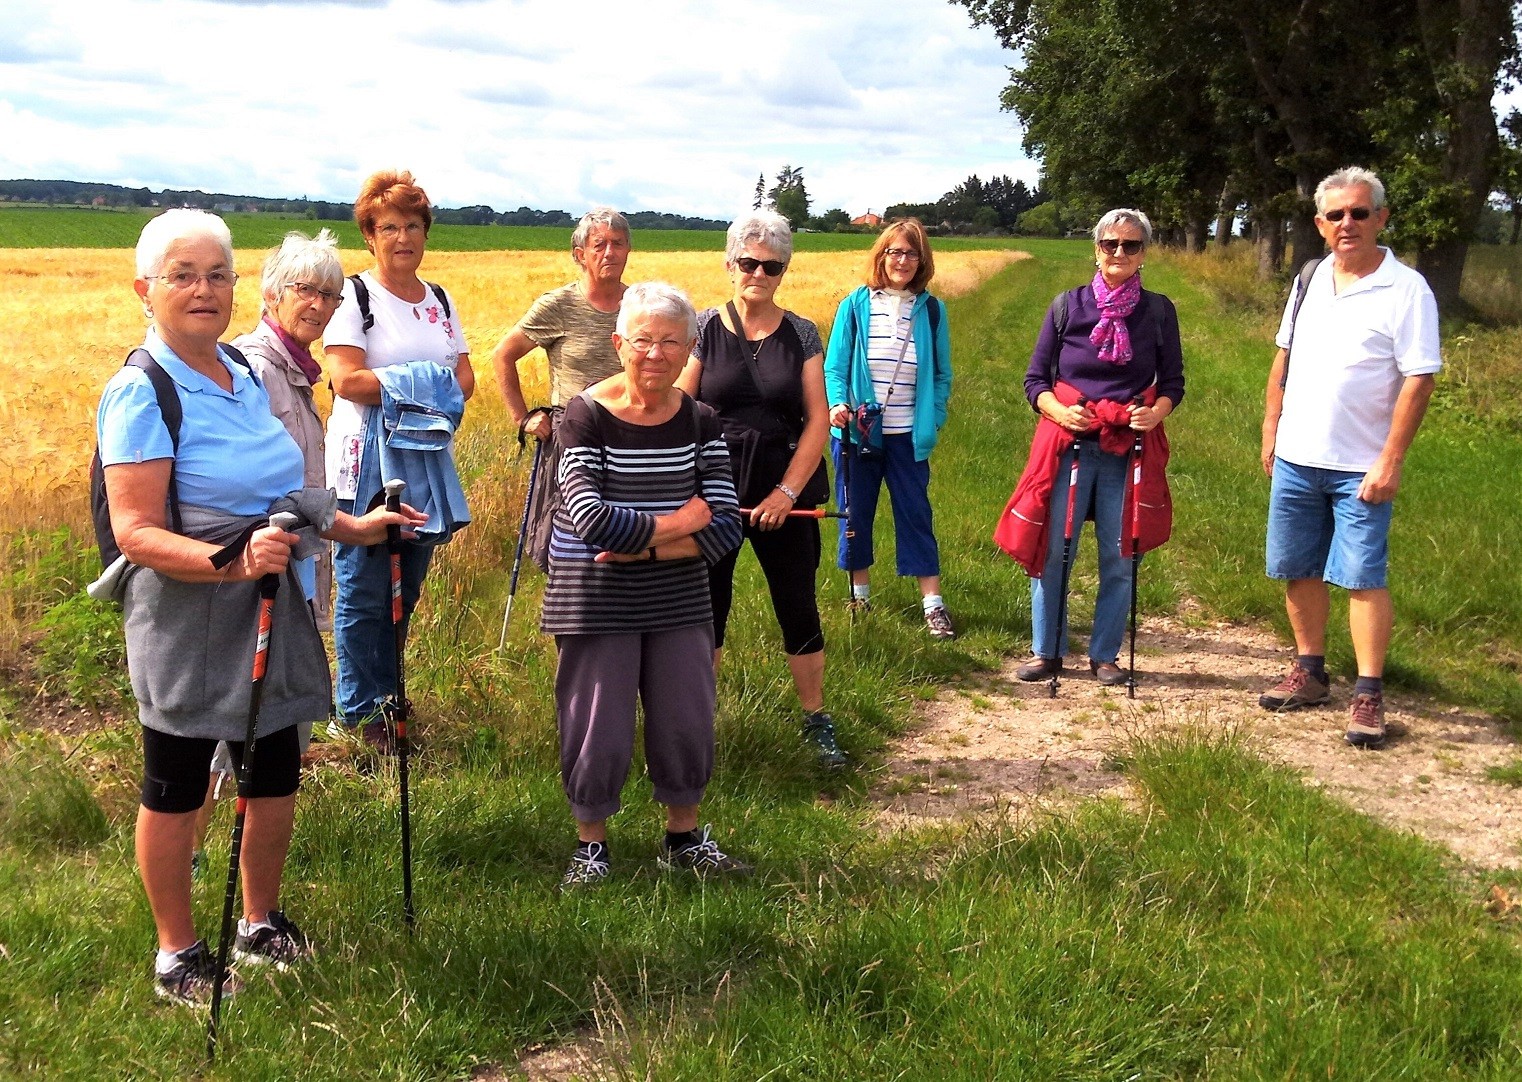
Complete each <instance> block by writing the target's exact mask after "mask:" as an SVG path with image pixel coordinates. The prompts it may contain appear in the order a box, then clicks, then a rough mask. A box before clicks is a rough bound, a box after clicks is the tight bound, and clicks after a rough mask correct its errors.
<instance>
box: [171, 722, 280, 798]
mask: <svg viewBox="0 0 1522 1082" xmlns="http://www.w3.org/2000/svg"><path fill="white" fill-rule="evenodd" d="M227 749H228V751H230V752H232V758H233V765H234V766H235V767H241V766H242V765H243V741H241V740H229V741H228V742H227ZM216 750H217V742H216V741H215V740H202V739H201V738H199V737H194V736H171V735H170V734H169V733H161V732H159V731H158V730H157V729H150V728H148V727H147V726H146V725H145V726H143V788H142V795H141V799H142V802H143V807H145V808H147V809H148V810H149V811H156V812H165V813H167V814H170V815H182V814H184V813H185V812H193V811H195V810H196V809H197V808H199V807H200V806H201V805H202V804H204V803H205V802H206V787H207V786H208V785H210V784H211V757H212V755H213V754H215V752H216ZM300 785H301V740H300V738H299V737H298V736H297V732H296V726H294V725H288V726H286V727H285V728H284V729H278V730H276V731H275V732H273V733H270V734H269V735H268V736H261V737H260V738H259V740H258V742H257V743H256V744H255V745H254V773H253V777H252V778H250V779H249V786H248V792H247V793H244V794H243V795H244V796H248V797H271V796H290V795H291V794H292V793H294V792H295V791H296V790H297V788H298V787H299V786H300Z"/></svg>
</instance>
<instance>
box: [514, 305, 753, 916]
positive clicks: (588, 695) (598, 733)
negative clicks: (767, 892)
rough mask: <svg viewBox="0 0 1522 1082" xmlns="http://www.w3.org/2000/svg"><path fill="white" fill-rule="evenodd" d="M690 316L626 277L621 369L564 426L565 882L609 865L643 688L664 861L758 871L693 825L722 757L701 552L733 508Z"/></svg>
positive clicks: (726, 541) (552, 583) (551, 611)
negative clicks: (694, 384) (570, 834)
mask: <svg viewBox="0 0 1522 1082" xmlns="http://www.w3.org/2000/svg"><path fill="white" fill-rule="evenodd" d="M696 332H697V320H696V315H695V313H694V312H693V310H692V305H691V303H689V301H688V300H687V297H686V296H685V295H684V294H683V293H682V292H681V291H680V290H678V289H676V288H675V287H673V286H669V285H666V284H664V283H662V282H646V283H643V284H640V285H635V286H630V287H629V289H628V291H627V292H625V294H624V299H623V302H622V304H621V305H620V306H619V311H618V324H617V330H616V331H615V332H614V334H613V346H614V348H615V349H616V350H617V351H618V356H619V359H620V361H621V362H622V367H623V371H622V372H620V373H619V374H618V375H615V376H610V377H608V378H607V379H605V380H603V381H601V382H600V383H596V384H594V385H593V386H592V387H590V388H588V389H587V390H585V391H583V392H582V393H581V394H579V395H576V396H575V397H574V398H572V399H571V401H570V402H569V403H567V404H566V410H565V417H564V420H563V421H562V423H561V426H560V433H559V436H558V437H557V438H558V439H559V440H560V443H561V447H562V457H561V460H560V489H561V495H562V499H561V504H560V508H559V509H558V510H557V511H556V512H555V534H554V539H553V542H552V544H551V546H550V579H549V585H548V586H547V587H546V588H545V592H544V610H543V616H542V618H541V621H540V627H541V629H542V630H543V631H545V632H548V633H549V634H552V635H554V636H555V648H556V651H557V654H558V662H557V666H556V670H555V713H556V718H557V721H558V723H559V730H560V771H561V779H562V782H563V784H564V787H565V794H566V797H567V799H569V801H570V804H571V813H572V815H573V816H574V817H575V819H576V829H577V836H578V839H579V844H578V845H577V847H576V850H575V852H574V853H573V854H572V857H571V863H570V865H569V867H568V868H567V869H566V872H565V875H564V877H563V878H562V880H561V887H562V888H563V889H571V888H575V887H581V886H590V885H594V884H596V883H600V882H602V881H603V880H605V879H606V878H607V876H608V873H609V870H610V867H611V865H610V861H609V855H608V834H607V820H608V817H609V816H611V815H612V814H613V813H614V812H616V811H617V810H618V808H619V805H620V793H621V791H622V789H623V786H624V780H625V778H626V777H627V776H628V773H629V765H630V763H631V761H632V758H633V754H634V722H635V705H636V703H640V704H642V705H643V706H644V714H645V768H646V770H648V771H649V774H650V781H651V783H652V784H653V786H654V789H655V794H654V795H655V800H656V802H657V803H660V804H664V805H665V806H666V835H665V837H664V839H663V840H662V842H661V844H660V854H659V861H660V864H661V865H662V867H665V868H668V869H680V870H685V871H689V872H692V873H694V874H696V875H699V876H704V875H710V874H745V873H746V872H748V871H749V868H748V867H747V866H746V865H744V864H742V863H741V862H739V861H738V860H735V859H734V858H733V857H730V856H728V855H727V854H725V853H724V852H723V851H721V850H720V849H719V847H718V844H717V843H716V842H715V841H714V840H713V839H712V838H710V837H709V832H708V828H706V827H705V828H703V829H701V830H699V829H698V805H699V803H700V802H701V801H702V799H703V794H704V791H705V789H706V788H707V786H708V781H709V778H710V776H711V775H712V773H713V759H714V733H713V714H714V674H713V665H712V661H711V659H712V657H713V608H712V605H711V604H710V601H709V596H708V568H709V567H711V566H712V565H713V564H714V563H716V562H717V561H718V560H720V559H721V558H722V557H723V556H724V555H725V554H726V553H728V552H729V551H730V550H732V549H733V548H735V546H737V545H738V544H739V543H740V516H739V513H738V507H737V504H736V503H735V490H734V484H733V482H732V481H731V480H730V475H729V455H728V453H727V451H726V450H725V446H724V440H723V438H722V435H721V432H720V428H719V421H718V418H717V417H715V416H714V413H713V410H711V409H709V408H708V407H707V406H702V405H699V404H698V403H696V402H694V401H693V400H692V399H691V398H689V397H688V396H687V395H685V394H683V393H682V391H681V390H680V389H679V388H677V387H676V385H675V384H676V379H677V376H678V375H679V374H680V373H681V371H682V366H683V365H684V364H685V363H686V361H687V358H688V356H689V355H690V353H691V352H692V344H693V340H694V339H695V337H696Z"/></svg>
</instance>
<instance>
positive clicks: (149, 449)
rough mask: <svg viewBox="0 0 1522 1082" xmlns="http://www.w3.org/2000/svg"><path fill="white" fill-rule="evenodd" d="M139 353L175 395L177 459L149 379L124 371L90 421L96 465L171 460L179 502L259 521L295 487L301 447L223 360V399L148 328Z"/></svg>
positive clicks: (241, 373) (246, 378)
mask: <svg viewBox="0 0 1522 1082" xmlns="http://www.w3.org/2000/svg"><path fill="white" fill-rule="evenodd" d="M143 348H144V349H146V350H147V351H148V352H149V353H150V354H152V356H153V359H154V360H156V361H158V363H159V366H160V367H161V368H163V369H164V371H165V372H167V373H168V374H169V378H170V379H172V380H174V382H175V386H176V389H177V390H178V391H179V392H180V406H181V409H182V410H183V411H184V420H183V421H182V422H181V423H180V453H179V455H178V457H177V458H176V456H175V452H174V443H173V442H172V441H171V440H170V438H169V429H168V428H166V427H164V417H163V415H162V414H161V413H159V403H158V396H156V395H155V394H154V393H153V384H152V383H150V382H148V374H147V373H146V372H144V371H142V370H141V369H139V368H136V367H133V366H130V365H128V366H123V367H122V368H121V369H120V370H119V371H118V372H117V373H116V375H114V376H112V377H111V381H110V382H109V383H107V384H106V390H105V392H104V393H103V394H102V395H101V399H100V410H99V411H98V412H97V414H96V417H95V438H96V440H97V441H98V442H99V444H100V461H101V464H102V465H105V466H116V465H120V464H122V463H126V462H151V461H153V460H154V459H160V458H175V459H176V461H175V467H174V470H175V483H176V485H177V486H178V487H179V492H180V503H182V504H194V505H195V506H197V507H213V508H216V509H217V510H219V511H226V512H227V513H228V514H231V515H262V514H266V513H268V511H269V507H270V504H271V503H272V502H273V501H274V500H276V499H277V498H279V497H281V496H284V495H285V494H286V493H288V492H291V491H292V490H294V489H298V488H300V487H301V486H302V480H303V476H304V475H303V472H302V461H301V448H299V447H297V446H296V441H295V440H293V439H291V435H290V433H289V432H287V431H286V430H285V426H284V425H282V424H281V423H280V421H279V419H278V418H276V417H275V415H274V414H273V413H271V412H270V400H269V396H268V395H266V394H265V393H264V388H263V387H262V386H260V385H259V382H258V381H257V380H255V379H254V378H253V377H252V376H250V375H249V374H248V372H247V371H246V370H244V369H243V367H242V366H240V365H237V364H234V363H232V362H230V361H228V360H227V359H226V358H225V357H224V358H223V359H222V363H223V364H224V365H225V366H226V367H227V370H228V372H229V373H231V375H232V381H233V389H232V391H231V392H228V391H224V390H223V389H222V388H220V387H218V386H217V385H216V383H215V382H214V381H212V380H211V379H210V378H209V377H207V376H204V375H202V374H201V373H200V372H197V371H196V370H195V369H193V368H191V367H190V366H189V365H187V364H186V363H185V362H184V361H182V360H180V359H179V358H178V357H177V356H175V354H174V351H173V350H171V349H170V348H169V347H168V346H166V345H165V344H164V342H163V340H162V339H160V338H159V336H158V335H157V334H156V333H155V332H154V331H153V330H152V329H150V330H149V331H148V338H147V340H146V341H145V342H144V343H143Z"/></svg>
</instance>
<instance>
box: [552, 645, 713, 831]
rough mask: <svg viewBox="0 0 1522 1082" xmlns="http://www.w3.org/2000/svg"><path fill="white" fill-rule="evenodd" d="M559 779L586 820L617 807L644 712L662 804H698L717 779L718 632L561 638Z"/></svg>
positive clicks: (648, 754) (649, 765)
mask: <svg viewBox="0 0 1522 1082" xmlns="http://www.w3.org/2000/svg"><path fill="white" fill-rule="evenodd" d="M555 647H556V649H557V650H558V652H559V663H558V665H557V666H556V669H555V715H556V721H557V722H558V724H559V727H560V777H561V781H562V783H563V784H564V786H565V795H566V797H567V799H569V800H570V802H571V811H572V813H573V814H574V815H575V816H576V819H577V820H578V821H579V822H584V823H585V822H597V821H599V820H602V819H606V818H608V817H609V816H610V815H612V814H613V813H614V812H616V811H618V809H619V805H620V802H619V793H620V792H621V791H622V790H623V787H624V782H625V781H626V780H627V779H628V777H629V764H630V762H631V761H632V760H633V758H634V704H635V700H636V699H638V700H639V702H640V703H642V704H643V705H644V708H645V766H646V769H647V770H648V771H649V773H650V781H651V782H652V783H653V784H654V786H655V799H656V800H657V801H658V802H659V803H661V804H671V805H677V806H679V807H680V806H685V805H690V804H699V803H701V802H702V800H703V791H704V789H706V788H707V786H708V779H709V778H710V777H712V776H713V710H714V678H713V625H712V624H694V625H692V626H691V627H682V628H676V629H675V630H672V631H648V632H642V633H633V634H625V635H557V636H555Z"/></svg>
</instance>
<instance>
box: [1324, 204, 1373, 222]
mask: <svg viewBox="0 0 1522 1082" xmlns="http://www.w3.org/2000/svg"><path fill="white" fill-rule="evenodd" d="M1344 215H1346V216H1347V217H1350V218H1352V219H1353V220H1354V221H1355V222H1366V221H1368V220H1369V219H1370V218H1372V217H1373V216H1374V209H1373V208H1372V207H1349V208H1348V209H1346V210H1344V209H1343V208H1342V207H1338V208H1337V209H1336V210H1329V211H1327V212H1326V213H1325V214H1323V215H1322V216H1321V217H1322V218H1324V219H1325V220H1326V221H1329V222H1331V223H1332V224H1333V225H1336V224H1337V223H1338V222H1340V221H1342V219H1343V217H1344Z"/></svg>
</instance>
